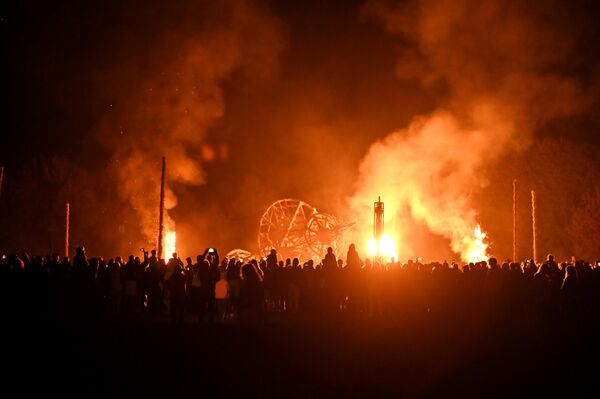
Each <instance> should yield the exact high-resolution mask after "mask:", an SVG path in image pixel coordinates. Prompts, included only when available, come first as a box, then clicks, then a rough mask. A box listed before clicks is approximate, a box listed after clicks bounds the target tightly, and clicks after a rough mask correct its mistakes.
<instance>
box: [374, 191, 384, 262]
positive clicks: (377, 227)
mask: <svg viewBox="0 0 600 399" xmlns="http://www.w3.org/2000/svg"><path fill="white" fill-rule="evenodd" d="M383 211H384V209H383V202H381V197H378V198H377V202H375V203H374V204H373V236H374V237H375V245H376V250H375V251H376V252H375V254H376V256H377V257H380V256H381V237H382V236H383V231H384V225H383Z"/></svg>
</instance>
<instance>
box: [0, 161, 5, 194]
mask: <svg viewBox="0 0 600 399" xmlns="http://www.w3.org/2000/svg"><path fill="white" fill-rule="evenodd" d="M3 182H4V166H0V195H2V183H3Z"/></svg>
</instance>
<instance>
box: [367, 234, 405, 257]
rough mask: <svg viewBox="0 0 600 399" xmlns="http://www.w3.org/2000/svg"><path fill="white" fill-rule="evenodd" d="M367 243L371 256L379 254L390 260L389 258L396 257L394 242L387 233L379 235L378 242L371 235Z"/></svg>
mask: <svg viewBox="0 0 600 399" xmlns="http://www.w3.org/2000/svg"><path fill="white" fill-rule="evenodd" d="M367 245H368V249H369V255H370V256H371V257H375V256H379V257H381V258H383V259H384V260H385V261H387V260H390V259H391V258H394V259H398V253H397V251H396V242H395V241H394V239H393V238H392V237H390V236H389V235H387V234H384V235H383V236H381V238H380V239H379V242H377V240H376V239H375V237H371V238H370V239H369V241H368V243H367Z"/></svg>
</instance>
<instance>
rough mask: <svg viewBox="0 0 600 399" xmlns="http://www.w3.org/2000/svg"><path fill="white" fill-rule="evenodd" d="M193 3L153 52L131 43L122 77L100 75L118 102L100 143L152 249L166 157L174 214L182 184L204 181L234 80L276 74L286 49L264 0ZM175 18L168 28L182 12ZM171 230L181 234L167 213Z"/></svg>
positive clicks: (119, 71) (157, 39) (161, 34)
mask: <svg viewBox="0 0 600 399" xmlns="http://www.w3.org/2000/svg"><path fill="white" fill-rule="evenodd" d="M188 6H189V10H188V11H189V13H187V12H186V11H184V13H187V15H176V17H175V18H173V19H174V20H176V23H174V24H173V23H172V24H170V25H166V26H165V27H164V28H162V29H160V30H159V31H158V32H154V35H153V36H152V37H149V38H148V39H147V40H148V42H151V43H147V44H145V45H146V46H147V48H148V51H147V54H144V55H143V56H140V55H139V54H140V49H139V48H131V47H135V46H134V45H132V44H127V43H126V44H124V45H123V50H122V51H121V53H127V51H128V50H131V51H132V54H134V56H133V57H131V58H132V59H128V56H127V54H125V55H123V54H121V53H119V54H117V55H116V56H117V57H120V58H119V59H118V61H117V62H116V66H115V68H114V70H115V71H109V72H108V73H107V74H106V75H107V76H101V77H100V78H99V80H100V81H101V82H102V83H103V84H107V85H110V86H111V87H110V89H107V90H106V91H108V92H109V93H110V94H112V96H113V98H114V104H111V105H110V107H111V108H112V109H113V111H111V115H110V116H109V117H107V118H106V119H105V120H104V122H103V126H102V128H101V129H100V139H101V141H102V142H103V143H104V144H105V145H106V146H107V147H108V148H110V149H111V150H112V151H113V155H112V158H111V168H112V171H113V172H114V174H115V175H116V176H117V182H118V185H119V187H120V194H121V196H122V197H123V198H124V199H126V200H127V201H128V202H129V203H130V204H131V206H132V208H133V209H135V211H136V212H137V213H138V215H139V220H138V222H139V225H140V227H141V233H142V236H143V239H144V241H145V244H151V245H155V244H156V237H157V225H158V208H159V202H158V201H159V187H160V160H161V157H162V156H165V157H166V159H167V190H166V200H165V207H166V208H167V210H169V209H173V208H174V207H175V206H176V205H177V196H176V195H175V192H174V190H173V188H174V186H176V185H178V184H182V185H199V184H203V183H204V181H205V174H204V171H203V167H202V163H201V162H202V161H201V160H202V145H203V143H204V142H205V140H206V138H207V131H208V129H210V128H211V127H212V126H214V124H215V123H216V122H217V121H218V120H219V119H220V118H222V116H223V115H224V112H225V102H226V101H225V97H224V90H223V85H224V84H225V83H226V81H227V79H228V78H230V77H231V76H232V75H233V74H234V73H235V74H240V75H241V76H245V77H246V79H249V80H252V81H256V80H262V79H265V78H268V77H270V76H273V75H275V74H276V73H277V67H278V57H279V53H280V52H281V50H282V48H283V44H284V43H283V40H282V34H281V33H282V32H281V26H280V23H279V20H278V19H276V18H275V17H273V16H272V15H271V14H270V13H269V12H267V10H266V9H265V8H264V7H263V6H261V5H260V4H258V3H256V2H250V1H221V2H215V3H213V2H201V3H198V4H195V3H193V2H192V5H191V6H190V5H188ZM165 7H166V6H165ZM172 8H176V7H172ZM161 13H162V11H161V10H160V9H159V10H158V11H157V14H158V16H157V15H154V18H155V21H156V22H158V21H161ZM166 14H168V15H167V16H165V19H164V20H165V21H168V20H169V17H172V15H171V14H173V10H172V9H171V8H170V9H169V10H168V12H166ZM126 39H127V38H124V41H125V42H126ZM134 43H135V41H134ZM166 224H167V228H169V229H174V227H175V226H174V222H173V220H172V219H171V218H170V217H169V216H168V215H167V219H166Z"/></svg>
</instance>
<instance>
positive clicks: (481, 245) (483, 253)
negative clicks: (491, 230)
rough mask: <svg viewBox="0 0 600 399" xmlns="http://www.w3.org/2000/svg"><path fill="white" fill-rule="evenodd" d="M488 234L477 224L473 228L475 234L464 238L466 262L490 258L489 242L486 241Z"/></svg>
mask: <svg viewBox="0 0 600 399" xmlns="http://www.w3.org/2000/svg"><path fill="white" fill-rule="evenodd" d="M486 237H487V234H486V233H485V232H483V231H482V230H481V226H479V225H477V226H476V227H475V228H474V229H473V235H472V236H470V237H465V238H464V240H463V243H464V247H465V248H466V251H465V253H464V255H463V258H464V260H465V261H466V262H481V261H487V260H488V254H487V249H488V244H487V243H486V242H484V241H485V239H486Z"/></svg>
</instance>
